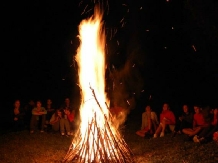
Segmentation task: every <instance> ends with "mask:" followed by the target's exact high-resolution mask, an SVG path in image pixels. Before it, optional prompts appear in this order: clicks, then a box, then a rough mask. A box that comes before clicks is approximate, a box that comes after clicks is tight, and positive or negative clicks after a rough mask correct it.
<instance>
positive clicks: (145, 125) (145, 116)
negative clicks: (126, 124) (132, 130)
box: [136, 105, 159, 137]
mask: <svg viewBox="0 0 218 163" xmlns="http://www.w3.org/2000/svg"><path fill="white" fill-rule="evenodd" d="M158 124H159V122H158V119H157V114H156V113H155V112H154V111H152V110H151V107H150V106H149V105H148V106H146V107H145V112H143V113H142V124H141V130H138V131H137V132H136V134H137V135H139V136H141V137H145V135H146V134H149V135H150V134H153V133H154V131H156V129H157V125H158Z"/></svg>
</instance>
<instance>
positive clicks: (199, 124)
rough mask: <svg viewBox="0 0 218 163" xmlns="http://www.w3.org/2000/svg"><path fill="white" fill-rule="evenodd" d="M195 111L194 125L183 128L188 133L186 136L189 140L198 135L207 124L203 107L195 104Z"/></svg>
mask: <svg viewBox="0 0 218 163" xmlns="http://www.w3.org/2000/svg"><path fill="white" fill-rule="evenodd" d="M194 111H195V113H194V118H193V125H192V127H190V128H184V129H182V132H183V133H184V134H186V135H187V137H186V138H185V140H187V141H189V140H192V139H193V136H194V135H197V134H198V133H199V132H200V131H201V130H202V128H203V127H205V126H206V125H207V124H206V122H205V119H204V116H203V114H202V111H201V108H200V107H199V106H198V105H195V106H194Z"/></svg>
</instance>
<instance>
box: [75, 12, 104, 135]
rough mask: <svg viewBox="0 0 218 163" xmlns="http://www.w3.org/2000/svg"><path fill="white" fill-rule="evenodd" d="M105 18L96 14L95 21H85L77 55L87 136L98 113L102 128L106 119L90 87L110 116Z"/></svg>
mask: <svg viewBox="0 0 218 163" xmlns="http://www.w3.org/2000/svg"><path fill="white" fill-rule="evenodd" d="M101 15H102V14H101V13H100V12H99V11H98V10H96V12H95V15H94V16H93V17H92V18H90V19H88V20H83V21H82V22H81V24H80V26H79V33H80V36H79V37H80V40H81V46H80V47H79V49H78V51H77V56H76V60H77V63H78V64H79V82H80V86H81V95H82V101H83V103H82V104H81V106H80V113H81V120H82V125H81V133H82V135H84V134H85V131H86V129H87V127H88V126H87V125H88V123H89V122H90V121H91V120H92V118H93V115H94V114H95V113H96V118H97V121H98V122H101V123H100V124H99V125H101V124H102V125H103V124H104V115H103V114H102V113H99V112H101V111H100V110H99V106H97V103H96V101H95V99H94V97H93V92H92V91H91V89H90V87H91V88H92V89H94V91H95V95H96V97H97V99H98V102H99V103H100V106H101V107H102V109H103V112H104V113H105V114H106V116H108V109H107V107H106V105H105V102H108V100H107V98H106V94H105V34H104V29H103V28H102V26H103V24H102V22H101V20H102V18H101ZM100 127H101V128H102V127H103V126H100Z"/></svg>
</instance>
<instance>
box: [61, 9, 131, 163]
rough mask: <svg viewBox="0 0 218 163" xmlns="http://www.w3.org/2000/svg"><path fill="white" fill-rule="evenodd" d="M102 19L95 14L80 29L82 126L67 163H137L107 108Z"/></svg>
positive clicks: (78, 59)
mask: <svg viewBox="0 0 218 163" xmlns="http://www.w3.org/2000/svg"><path fill="white" fill-rule="evenodd" d="M102 16H103V15H102V14H101V13H100V12H99V10H95V13H94V15H93V17H91V18H90V19H88V20H84V21H82V22H81V24H80V26H79V30H80V31H79V32H80V35H79V38H80V40H81V46H80V47H79V48H78V50H77V55H76V57H75V58H76V60H77V63H78V71H79V81H80V86H81V89H80V91H81V97H82V103H81V106H80V115H81V123H80V126H79V128H78V131H77V132H76V133H75V135H74V138H73V141H72V144H71V145H70V148H69V149H68V152H67V154H66V156H65V158H64V159H63V162H73V163H134V160H133V154H132V152H131V150H130V149H129V148H128V146H127V144H126V142H125V141H124V139H123V137H122V136H121V135H120V133H119V132H118V130H117V129H116V128H115V127H114V125H113V122H112V117H111V114H110V112H109V109H108V107H107V102H108V101H109V100H108V99H107V98H106V93H105V65H106V64H105V53H104V51H105V35H104V29H103V28H102V24H103V23H102ZM90 85H91V86H92V87H91V86H90ZM93 88H95V90H94V89H93ZM90 89H91V90H90ZM87 99H89V100H88V101H86V100H87ZM105 103H106V105H105Z"/></svg>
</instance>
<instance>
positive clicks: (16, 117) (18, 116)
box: [12, 100, 25, 132]
mask: <svg viewBox="0 0 218 163" xmlns="http://www.w3.org/2000/svg"><path fill="white" fill-rule="evenodd" d="M12 116H13V117H12V129H13V131H15V132H17V131H21V130H23V129H24V128H25V125H24V116H25V112H24V110H23V109H22V108H21V106H20V100H15V102H14V109H13V112H12Z"/></svg>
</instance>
